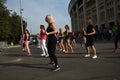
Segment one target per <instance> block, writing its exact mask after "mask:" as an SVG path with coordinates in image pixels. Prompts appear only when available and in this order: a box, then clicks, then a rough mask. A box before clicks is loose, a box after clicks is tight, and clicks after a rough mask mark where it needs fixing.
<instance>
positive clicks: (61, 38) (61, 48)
mask: <svg viewBox="0 0 120 80" xmlns="http://www.w3.org/2000/svg"><path fill="white" fill-rule="evenodd" d="M63 40H64V34H63V31H62V28H60V29H59V46H60V51H63V52H65V47H64V44H63Z"/></svg>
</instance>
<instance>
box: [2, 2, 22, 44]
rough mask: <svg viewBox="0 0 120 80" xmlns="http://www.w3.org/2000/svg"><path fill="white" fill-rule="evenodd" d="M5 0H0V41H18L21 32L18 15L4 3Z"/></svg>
mask: <svg viewBox="0 0 120 80" xmlns="http://www.w3.org/2000/svg"><path fill="white" fill-rule="evenodd" d="M5 2H6V0H0V41H3V40H5V41H8V42H14V43H18V42H19V39H20V35H21V34H22V33H21V24H20V16H19V15H17V13H16V12H13V13H12V14H11V13H10V10H8V9H7V7H6V6H5V5H4V3H5Z"/></svg>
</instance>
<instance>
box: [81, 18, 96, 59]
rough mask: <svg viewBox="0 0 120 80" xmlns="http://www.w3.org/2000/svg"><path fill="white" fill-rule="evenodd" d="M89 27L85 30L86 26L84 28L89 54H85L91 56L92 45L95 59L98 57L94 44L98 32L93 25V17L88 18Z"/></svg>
mask: <svg viewBox="0 0 120 80" xmlns="http://www.w3.org/2000/svg"><path fill="white" fill-rule="evenodd" d="M87 24H88V26H87V28H86V30H85V28H83V31H84V35H85V36H86V43H85V45H86V49H87V54H86V55H85V57H90V47H92V50H93V52H94V56H93V57H92V58H93V59H96V58H97V55H96V48H95V46H94V36H93V35H94V34H95V33H96V31H95V29H94V27H93V21H92V20H91V19H88V21H87Z"/></svg>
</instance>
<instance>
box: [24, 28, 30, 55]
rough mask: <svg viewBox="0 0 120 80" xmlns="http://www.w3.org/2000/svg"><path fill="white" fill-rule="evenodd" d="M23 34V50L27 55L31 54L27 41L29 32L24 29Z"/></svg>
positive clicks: (28, 40)
mask: <svg viewBox="0 0 120 80" xmlns="http://www.w3.org/2000/svg"><path fill="white" fill-rule="evenodd" d="M24 34H25V38H24V41H25V50H26V52H27V54H28V56H29V55H31V51H30V48H29V43H30V33H29V31H28V30H27V29H25V31H24Z"/></svg>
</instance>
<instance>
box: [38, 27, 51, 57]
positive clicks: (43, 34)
mask: <svg viewBox="0 0 120 80" xmlns="http://www.w3.org/2000/svg"><path fill="white" fill-rule="evenodd" d="M46 39H47V35H46V31H45V27H44V25H40V41H41V47H42V51H43V53H42V54H41V56H45V57H48V56H49V55H48V50H47V47H46Z"/></svg>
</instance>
